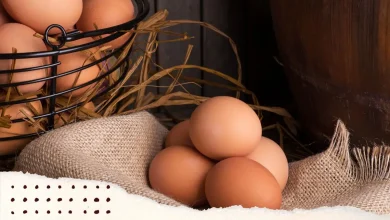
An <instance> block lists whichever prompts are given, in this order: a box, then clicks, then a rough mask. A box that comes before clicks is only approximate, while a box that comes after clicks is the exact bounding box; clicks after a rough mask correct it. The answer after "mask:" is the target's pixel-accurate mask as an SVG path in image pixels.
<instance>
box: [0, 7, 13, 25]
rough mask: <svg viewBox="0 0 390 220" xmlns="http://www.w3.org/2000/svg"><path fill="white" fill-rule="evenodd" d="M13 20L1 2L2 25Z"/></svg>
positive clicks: (0, 15) (0, 20)
mask: <svg viewBox="0 0 390 220" xmlns="http://www.w3.org/2000/svg"><path fill="white" fill-rule="evenodd" d="M11 21H12V19H11V17H10V16H9V15H8V13H7V11H6V10H5V9H4V7H3V5H2V4H1V2H0V26H1V25H3V24H6V23H10V22H11Z"/></svg>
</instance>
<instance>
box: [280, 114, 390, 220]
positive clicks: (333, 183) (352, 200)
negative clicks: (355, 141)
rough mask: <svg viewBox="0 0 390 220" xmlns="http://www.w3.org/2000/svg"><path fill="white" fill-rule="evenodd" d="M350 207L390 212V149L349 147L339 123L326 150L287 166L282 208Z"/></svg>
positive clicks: (346, 136) (376, 211)
mask: <svg viewBox="0 0 390 220" xmlns="http://www.w3.org/2000/svg"><path fill="white" fill-rule="evenodd" d="M323 206H330V207H333V206H352V207H356V208H360V209H363V210H365V211H369V212H374V213H377V214H389V213H390V147H388V146H373V147H362V148H353V149H350V148H349V132H348V131H347V129H346V127H345V125H344V124H343V123H342V122H341V121H338V123H337V126H336V130H335V134H334V136H333V138H332V141H331V144H330V146H329V148H328V149H327V150H326V151H325V152H323V153H321V154H318V155H315V156H312V157H310V158H307V159H305V160H302V161H298V162H294V163H291V164H290V171H289V180H288V183H287V186H286V188H285V190H284V192H283V206H282V208H283V209H287V210H292V209H295V208H301V209H313V208H318V207H323Z"/></svg>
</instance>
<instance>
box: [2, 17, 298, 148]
mask: <svg viewBox="0 0 390 220" xmlns="http://www.w3.org/2000/svg"><path fill="white" fill-rule="evenodd" d="M167 17H168V11H167V10H161V11H159V12H157V13H155V14H154V15H152V16H151V17H149V18H148V19H146V20H144V21H142V22H141V23H139V24H138V26H137V28H136V29H133V30H131V31H130V32H131V34H134V35H135V36H134V38H133V39H132V40H131V41H130V42H129V43H128V44H127V45H125V47H124V49H123V51H122V52H121V54H120V55H119V56H117V57H116V60H111V59H110V60H109V61H104V62H102V63H100V64H99V67H100V69H101V73H104V72H105V71H106V70H107V69H108V68H116V67H118V65H119V63H120V62H121V61H122V60H123V59H128V57H127V56H126V55H127V54H128V52H129V51H130V50H131V49H132V53H133V54H135V52H139V51H141V55H140V56H138V57H136V58H135V59H134V60H133V62H131V63H130V64H129V65H130V66H129V68H128V71H127V72H124V71H123V68H124V67H125V66H124V65H126V64H123V65H122V66H119V70H118V71H116V72H115V73H113V74H110V77H107V78H104V79H102V80H101V81H99V82H97V83H96V85H94V86H93V87H92V88H91V89H89V91H88V92H86V93H85V94H84V95H82V96H81V97H77V98H76V97H75V98H73V97H72V96H71V97H68V98H66V97H58V98H57V99H56V105H57V107H58V109H62V108H64V107H67V106H70V105H73V104H76V103H80V102H83V105H82V106H81V107H80V108H77V109H74V110H70V111H68V112H67V114H68V117H62V115H60V116H59V117H58V118H57V120H63V121H64V122H65V124H67V123H71V122H75V121H80V120H87V119H90V118H99V117H107V116H111V115H124V114H129V113H134V112H139V111H143V110H150V109H154V108H158V107H164V106H181V105H199V104H200V103H202V102H204V101H206V100H207V99H208V98H209V97H204V96H198V95H194V94H191V93H190V92H188V91H187V90H186V89H185V87H184V84H186V83H194V84H197V85H209V86H214V87H217V88H222V89H228V90H231V91H235V92H236V97H237V98H240V96H241V95H242V94H246V95H249V96H250V97H252V102H251V103H248V104H249V105H250V106H251V107H252V108H253V109H254V110H256V112H257V113H258V115H259V117H260V119H262V118H263V116H262V111H268V112H271V113H274V114H277V115H279V116H281V117H282V118H283V120H284V122H285V124H286V126H287V128H288V129H286V128H284V127H283V126H281V125H280V124H275V125H271V126H268V127H265V128H264V129H265V130H268V129H275V128H276V129H277V130H278V131H279V133H280V137H281V138H280V140H281V143H280V144H281V145H282V146H283V135H282V134H283V133H285V134H287V135H288V136H290V137H292V138H294V136H295V135H296V134H297V123H296V121H295V120H294V119H293V117H292V116H291V115H290V114H289V113H288V112H287V111H286V110H285V109H283V108H279V107H266V106H261V105H260V103H259V101H258V99H257V97H256V95H255V94H254V93H253V92H251V91H249V90H248V89H247V88H246V87H245V86H244V85H243V84H242V82H241V81H242V65H241V61H240V58H239V55H238V50H237V46H236V44H235V43H234V41H233V40H232V39H231V38H230V37H229V36H228V35H226V34H225V33H223V32H222V31H220V30H219V29H217V28H216V27H214V26H212V25H210V24H208V23H205V22H200V21H191V20H167ZM181 24H192V25H200V26H202V27H203V28H207V29H210V30H212V31H214V32H215V33H217V34H219V35H221V36H223V37H224V38H226V39H227V40H228V42H229V43H230V45H231V48H232V51H233V53H234V54H235V56H236V58H237V63H238V68H237V73H238V77H237V79H235V78H233V77H231V76H228V75H226V74H224V73H222V72H219V71H217V70H214V69H210V68H207V67H203V66H199V65H192V64H188V63H187V62H188V60H189V58H190V56H191V51H192V49H193V45H188V50H187V53H186V56H185V58H184V63H183V64H180V65H177V66H173V67H170V68H163V67H161V66H159V65H158V64H156V63H155V62H154V61H153V59H152V55H153V54H154V53H155V52H156V51H157V49H158V47H159V45H160V44H163V43H174V42H178V41H186V40H189V39H191V38H192V37H190V36H188V35H187V34H181V33H173V32H171V31H169V30H168V29H169V28H171V27H173V26H177V25H181ZM161 34H168V35H171V36H177V37H176V38H174V39H172V40H166V41H159V40H158V36H159V35H161ZM143 35H148V41H147V43H146V46H145V47H144V48H143V49H140V48H139V47H138V45H137V43H136V40H137V39H138V38H139V37H141V36H143ZM35 36H36V37H39V38H42V35H39V34H35ZM49 40H50V41H51V42H52V43H55V42H56V39H55V38H50V39H49ZM69 46H73V44H72V43H67V44H65V47H69ZM109 49H110V47H103V48H99V50H98V51H97V52H102V51H103V52H105V51H107V50H109ZM97 52H92V49H90V50H86V51H83V53H85V54H86V55H87V56H88V59H90V60H91V61H94V59H96V58H97V57H98V56H97ZM14 63H15V62H13V64H14ZM151 66H154V68H155V67H157V68H158V71H157V72H155V73H153V72H151ZM138 69H140V71H137V70H138ZM186 69H198V70H200V71H203V72H204V73H205V74H212V75H215V76H218V77H220V78H222V79H224V80H225V81H226V83H217V82H212V81H208V80H204V79H198V78H192V77H188V76H186V75H185V72H184V70H186ZM138 72H139V73H138ZM77 74H78V75H77V77H76V80H77V79H78V77H79V75H80V73H77ZM120 74H125V76H124V80H123V81H121V82H120V83H119V84H118V85H117V86H115V87H114V88H113V89H112V90H111V91H109V92H108V93H107V94H105V95H104V96H103V97H101V98H100V99H98V100H97V101H96V102H95V103H97V106H96V109H95V111H93V110H91V109H87V108H85V104H87V103H88V102H89V101H90V100H91V99H92V98H93V97H94V96H95V95H96V94H97V93H98V92H99V91H100V89H101V88H102V86H104V85H105V83H108V85H112V84H113V83H114V82H115V81H116V80H118V78H119V76H120ZM10 77H11V78H10V80H11V79H12V74H11V76H10ZM164 77H168V78H171V79H172V83H171V84H170V85H169V86H168V88H167V90H166V92H165V94H158V95H156V94H152V93H146V88H147V87H148V86H153V85H152V84H153V83H154V82H156V81H157V80H160V79H162V78H164ZM179 80H180V81H184V83H179ZM129 82H130V85H129V84H128V83H129ZM75 83H76V81H75V82H74V85H75ZM175 87H181V88H182V89H183V90H184V92H181V91H179V92H174V88H175ZM10 90H11V89H9V90H8V93H7V99H6V100H16V99H22V98H26V97H34V96H37V95H46V94H47V91H48V88H47V87H44V88H43V89H42V90H40V91H38V92H35V93H33V94H21V93H20V92H18V96H14V97H12V96H10V94H11V92H10ZM28 108H29V109H30V110H31V111H32V112H33V113H34V114H36V113H37V111H36V110H35V109H34V108H33V107H32V106H31V105H28ZM2 112H4V111H2ZM25 115H26V120H28V121H30V122H31V124H32V125H33V126H35V127H36V128H37V131H41V130H44V128H45V126H43V125H44V124H45V123H46V122H47V121H46V120H47V119H45V118H42V119H39V120H33V119H32V117H31V116H28V115H27V114H25ZM27 116H28V117H27ZM0 127H10V119H9V117H7V116H6V115H4V114H2V115H1V116H0ZM301 146H302V145H301ZM302 148H303V149H305V148H304V147H303V146H302Z"/></svg>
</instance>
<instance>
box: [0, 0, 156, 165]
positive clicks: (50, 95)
mask: <svg viewBox="0 0 390 220" xmlns="http://www.w3.org/2000/svg"><path fill="white" fill-rule="evenodd" d="M132 1H133V4H134V8H135V11H136V17H135V18H134V19H133V20H131V21H128V22H126V23H123V24H120V25H117V26H113V27H109V28H104V29H97V30H95V31H89V32H81V31H79V30H77V29H76V30H72V31H70V32H66V30H65V29H64V28H63V27H62V26H60V25H58V24H52V25H50V26H49V27H47V29H46V32H45V34H44V35H43V41H44V43H45V44H46V46H47V47H48V48H51V50H48V51H41V52H28V53H8V54H0V60H20V59H31V58H40V57H50V58H51V63H50V64H49V65H42V66H36V67H31V68H23V69H12V70H0V75H1V74H13V73H21V72H27V71H33V70H39V69H50V70H51V72H50V74H49V76H47V77H44V78H40V79H34V80H29V81H22V82H15V83H8V84H0V90H1V89H3V90H6V89H5V88H10V87H13V88H15V87H17V86H22V85H28V84H33V83H38V82H45V83H47V86H48V87H47V88H48V89H47V92H46V93H47V94H43V95H37V96H36V97H33V98H23V99H17V100H12V101H2V100H0V110H1V109H2V108H4V107H6V106H11V105H16V104H24V103H31V102H34V101H41V102H46V106H47V110H46V111H45V112H44V113H43V114H40V115H34V116H31V118H32V119H33V120H38V119H47V120H46V121H47V123H45V127H46V129H45V131H38V132H33V133H29V134H23V135H12V136H9V137H1V136H0V148H1V147H2V143H5V142H7V141H15V140H19V139H31V138H34V137H36V136H38V135H41V134H44V133H46V132H47V131H50V130H53V129H54V128H55V126H54V125H55V116H56V115H58V114H61V113H63V112H67V111H70V110H72V109H76V108H78V107H80V106H81V105H83V104H85V103H84V102H82V101H80V102H78V103H75V104H73V105H70V106H66V107H64V108H61V109H58V108H57V107H56V98H58V97H59V96H62V95H64V94H66V93H70V92H73V91H75V90H78V89H82V88H84V87H87V86H90V85H92V84H94V83H96V82H98V81H100V80H102V79H104V78H106V77H108V76H110V75H111V74H113V73H117V71H118V70H119V69H120V73H119V77H117V80H116V81H115V82H114V83H113V84H111V85H109V86H104V88H103V87H102V89H101V90H99V92H98V93H96V95H94V96H93V97H92V99H91V100H90V101H94V100H96V99H98V98H99V97H101V96H102V95H104V94H106V93H107V92H109V91H110V90H112V89H113V88H114V87H116V86H117V85H118V84H119V83H121V82H123V80H125V76H126V75H125V74H124V73H126V72H127V71H128V70H129V66H130V63H129V59H128V58H126V59H121V61H119V62H118V63H117V65H115V66H113V67H111V68H109V69H107V70H105V71H104V73H102V74H100V75H99V76H98V77H96V78H94V79H93V80H91V81H88V82H86V83H83V84H81V85H77V86H74V87H72V88H70V89H67V90H65V91H61V92H56V81H57V79H58V78H60V77H63V76H67V75H70V74H73V73H77V72H80V71H82V70H84V69H87V68H89V67H91V66H94V65H97V64H98V63H101V62H104V61H107V60H108V59H110V58H111V57H115V56H117V55H118V54H119V53H121V52H123V49H124V47H125V46H126V45H127V43H128V42H130V41H131V40H133V38H134V34H133V35H131V37H130V38H129V39H128V40H127V42H126V43H124V44H123V45H122V46H121V47H119V48H116V49H113V50H110V51H109V52H108V53H106V54H104V55H103V56H102V57H101V58H100V59H97V60H96V61H93V62H91V63H89V64H87V65H83V66H81V67H80V68H77V69H73V70H71V71H67V72H63V73H61V74H57V67H58V65H61V64H60V62H59V61H58V57H59V55H64V54H70V53H76V52H80V51H84V50H88V49H90V48H95V47H99V46H101V45H103V44H106V43H109V42H111V41H113V40H115V39H117V38H119V37H121V36H122V35H123V34H125V33H126V32H125V31H128V30H132V29H135V28H136V26H137V24H138V23H139V22H141V21H142V20H144V19H145V18H146V16H147V14H148V12H149V3H148V1H147V0H132ZM54 28H58V29H59V30H60V31H61V34H60V35H59V36H56V39H57V43H53V42H51V41H50V36H49V31H50V30H52V29H54ZM102 35H104V36H105V37H103V38H100V39H98V40H94V41H93V42H89V43H85V44H82V45H78V46H72V47H66V48H63V46H64V45H65V44H66V43H68V42H72V41H76V40H80V39H82V38H89V37H99V36H102ZM126 53H127V54H126V57H128V56H129V55H130V53H131V50H128V51H127V52H126ZM121 56H123V54H121ZM3 111H4V110H3ZM31 118H30V119H31ZM25 120H26V118H19V119H13V120H11V123H12V124H16V123H21V122H25ZM0 132H1V131H0ZM3 146H4V145H3ZM0 152H1V151H0ZM4 156H7V155H0V157H4Z"/></svg>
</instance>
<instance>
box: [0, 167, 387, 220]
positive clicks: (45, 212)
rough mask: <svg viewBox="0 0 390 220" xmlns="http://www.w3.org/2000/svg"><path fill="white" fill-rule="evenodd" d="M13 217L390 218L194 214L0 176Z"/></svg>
mask: <svg viewBox="0 0 390 220" xmlns="http://www.w3.org/2000/svg"><path fill="white" fill-rule="evenodd" d="M14 219H17V220H21V219H23V220H30V219H32V220H34V219H37V220H38V219H39V220H45V219H56V220H61V219H74V220H76V219H77V220H78V219H80V220H83V219H96V220H99V219H107V220H108V219H110V220H121V219H124V220H125V219H126V220H132V219H134V220H142V219H153V220H154V219H159V220H160V219H161V220H183V219H185V220H192V219H193V220H200V219H207V220H222V219H224V220H226V219H239V220H252V219H253V220H259V219H267V220H268V219H270V220H279V219H280V220H286V219H296V220H298V219H299V220H305V219H310V220H312V219H315V220H321V219H332V220H336V219H341V220H346V219H354V220H367V219H370V220H376V219H379V220H382V219H383V220H385V219H387V220H388V219H390V215H389V216H377V215H375V214H372V213H367V212H364V211H361V210H359V209H355V208H350V207H334V208H321V209H316V210H308V211H304V210H295V211H291V212H289V211H272V210H267V209H259V208H253V209H243V208H241V207H231V208H226V209H209V210H206V211H198V210H194V209H190V208H186V207H169V206H165V205H159V204H157V203H156V202H154V201H152V200H150V199H147V198H144V197H141V196H136V195H129V194H127V193H126V191H124V190H123V189H122V188H120V187H117V186H116V185H113V184H109V183H103V182H97V181H86V180H75V179H58V180H57V179H49V178H46V177H42V176H38V175H30V174H22V173H13V172H7V173H1V172H0V220H14Z"/></svg>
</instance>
